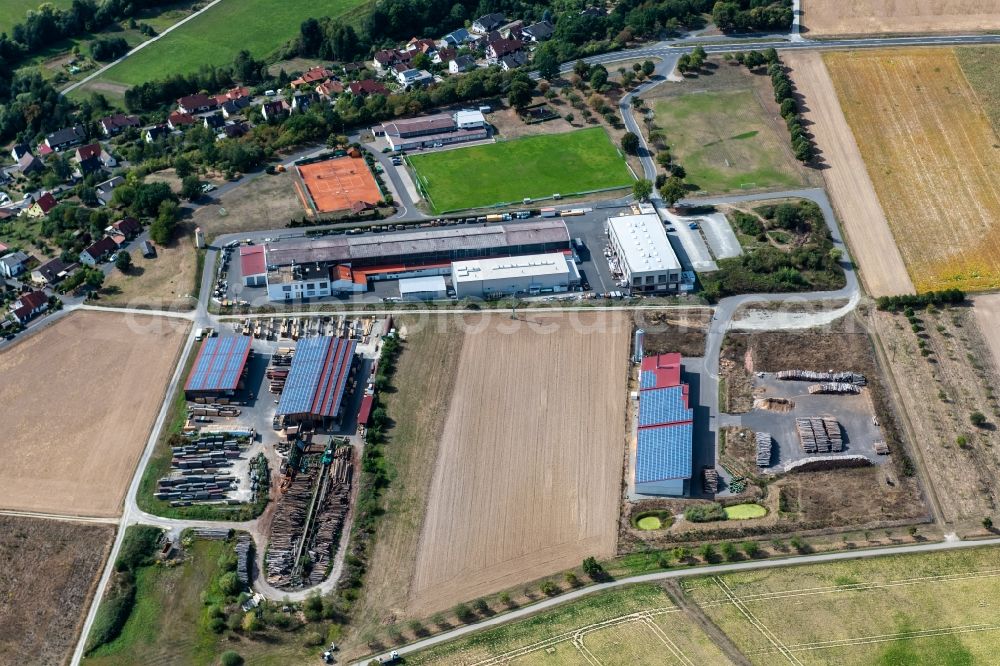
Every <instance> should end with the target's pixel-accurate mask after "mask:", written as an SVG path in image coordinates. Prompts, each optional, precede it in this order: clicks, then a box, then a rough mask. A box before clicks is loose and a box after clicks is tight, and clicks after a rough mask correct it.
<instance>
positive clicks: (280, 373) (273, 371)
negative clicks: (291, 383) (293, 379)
mask: <svg viewBox="0 0 1000 666" xmlns="http://www.w3.org/2000/svg"><path fill="white" fill-rule="evenodd" d="M264 376H265V377H267V381H268V385H267V388H268V390H269V391H271V393H273V394H274V395H280V394H281V392H282V391H284V390H285V381H287V380H288V368H275V367H269V368H268V369H267V370H266V371H265V373H264Z"/></svg>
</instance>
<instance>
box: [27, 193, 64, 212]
mask: <svg viewBox="0 0 1000 666" xmlns="http://www.w3.org/2000/svg"><path fill="white" fill-rule="evenodd" d="M58 205H59V202H58V201H56V198H55V197H54V196H52V193H51V192H46V193H45V194H43V195H42V196H40V197H38V200H37V201H36V202H35V203H33V204H31V205H30V206H28V207H27V208H25V209H24V214H25V215H27V216H28V217H45V216H46V215H48V214H49V213H50V212H51V211H52V209H53V208H55V207H56V206H58Z"/></svg>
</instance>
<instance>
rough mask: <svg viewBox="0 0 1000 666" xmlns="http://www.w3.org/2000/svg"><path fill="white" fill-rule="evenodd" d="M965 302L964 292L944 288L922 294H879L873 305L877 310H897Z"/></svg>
mask: <svg viewBox="0 0 1000 666" xmlns="http://www.w3.org/2000/svg"><path fill="white" fill-rule="evenodd" d="M964 302H965V292H964V291H962V290H961V289H945V290H943V291H928V292H925V293H923V294H903V295H900V296H879V297H878V299H876V301H875V305H876V307H877V308H878V309H879V310H885V311H888V312H898V311H900V310H903V309H907V310H909V311H910V312H911V313H912V311H913V310H912V309H913V308H925V307H927V306H928V305H935V306H938V307H940V306H942V305H954V304H957V303H964Z"/></svg>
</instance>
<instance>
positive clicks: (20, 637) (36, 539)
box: [0, 516, 115, 664]
mask: <svg viewBox="0 0 1000 666" xmlns="http://www.w3.org/2000/svg"><path fill="white" fill-rule="evenodd" d="M114 538H115V528H114V526H112V525H98V524H84V523H73V522H68V521H62V520H43V519H37V518H15V517H12V516H0V561H2V562H3V563H4V566H3V568H2V569H0V618H3V621H2V622H0V662H2V663H4V664H65V663H69V658H70V655H71V653H72V651H73V647H74V645H75V644H76V639H77V637H78V636H79V633H80V629H81V628H82V624H83V619H84V616H85V615H86V613H87V609H88V608H89V607H90V600H91V598H92V597H93V594H94V588H95V585H96V584H97V579H98V577H99V576H100V574H101V567H102V566H103V565H104V560H105V558H106V557H107V556H108V552H109V551H110V549H111V542H112V541H113V540H114Z"/></svg>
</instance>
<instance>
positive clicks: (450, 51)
mask: <svg viewBox="0 0 1000 666" xmlns="http://www.w3.org/2000/svg"><path fill="white" fill-rule="evenodd" d="M457 56H458V49H456V48H452V47H450V46H446V47H444V48H440V49H438V50H437V51H435V52H434V55H432V56H431V62H432V63H434V64H435V65H444V64H447V63H448V62H450V61H452V60H454V59H455V58H456V57H457Z"/></svg>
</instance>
